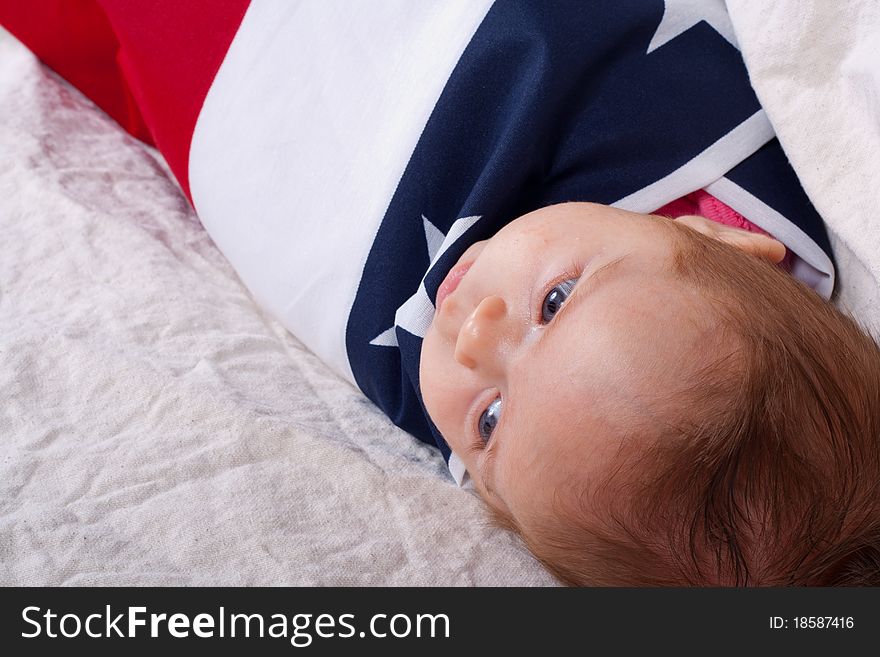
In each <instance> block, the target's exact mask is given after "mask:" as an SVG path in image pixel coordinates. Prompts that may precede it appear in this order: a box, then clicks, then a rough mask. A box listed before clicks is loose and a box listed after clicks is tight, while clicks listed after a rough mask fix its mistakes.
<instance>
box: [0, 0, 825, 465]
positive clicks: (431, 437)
mask: <svg viewBox="0 0 880 657" xmlns="http://www.w3.org/2000/svg"><path fill="white" fill-rule="evenodd" d="M0 23H2V24H3V25H4V26H5V27H7V29H9V30H10V31H11V32H12V33H13V34H15V35H16V36H17V37H19V38H20V39H21V40H22V41H23V42H24V43H25V44H26V45H28V46H29V47H30V48H31V49H32V50H34V52H35V53H36V54H37V55H38V56H40V57H41V58H42V59H43V60H44V61H45V62H46V63H47V64H48V65H49V66H51V67H52V68H54V69H55V70H56V71H57V72H58V73H59V74H61V75H62V76H64V77H65V78H67V79H68V80H69V81H71V82H72V83H73V84H74V85H75V86H77V87H78V88H79V89H81V90H82V91H83V92H84V93H85V94H86V95H88V96H89V97H91V98H92V99H93V100H94V101H95V102H96V103H97V104H98V105H99V106H100V107H101V108H103V109H104V110H105V111H107V112H108V113H109V114H110V115H111V116H113V117H114V118H115V119H116V120H117V121H119V123H120V124H121V125H122V126H123V127H125V128H126V129H127V130H129V132H131V133H132V134H134V135H135V136H137V137H139V138H141V139H143V140H144V141H147V142H149V143H152V144H154V145H155V146H156V147H157V148H158V149H159V150H160V151H161V152H162V154H163V155H164V156H165V158H166V159H167V161H168V163H169V165H170V167H171V170H172V171H173V172H174V174H175V176H176V177H177V179H178V181H179V183H180V185H181V187H182V189H183V191H184V193H185V194H186V195H187V196H188V197H189V199H190V200H191V202H192V203H193V206H194V208H195V210H196V212H197V214H198V215H199V217H200V219H201V221H202V223H203V224H204V225H205V228H206V229H207V231H208V232H209V233H210V235H211V237H212V238H213V239H214V241H215V242H216V244H217V245H218V247H219V248H220V249H221V250H222V251H223V253H224V254H225V255H226V257H227V258H228V259H229V260H230V262H231V263H232V265H233V266H234V267H235V268H236V270H237V272H238V273H239V275H240V276H241V278H242V280H243V281H244V283H245V284H246V285H247V286H248V287H249V289H250V290H251V292H252V293H253V295H254V296H255V298H256V299H257V300H258V301H260V302H261V303H262V304H263V305H264V306H265V307H266V308H267V309H268V310H269V311H270V312H271V313H272V314H273V315H274V316H275V317H277V318H278V319H279V320H280V321H281V323H282V324H284V326H285V327H287V328H288V329H289V330H291V331H292V332H293V333H294V334H295V335H296V336H297V337H298V338H299V339H300V340H302V342H303V343H304V344H305V345H306V346H307V347H309V348H310V349H312V350H313V351H314V352H315V353H317V354H318V355H319V356H320V357H321V358H323V359H324V360H325V361H326V362H327V363H328V364H329V365H331V366H332V367H333V368H334V369H335V370H336V371H337V372H338V373H339V374H340V375H341V376H342V377H344V378H345V379H347V380H349V381H350V382H352V383H353V384H355V385H357V386H358V387H359V388H360V389H361V390H362V391H363V392H364V393H365V394H366V395H367V396H368V397H369V398H370V399H371V400H373V401H374V402H375V403H376V404H377V405H378V406H379V407H380V408H382V410H383V411H385V412H386V413H387V414H388V415H389V417H390V418H391V419H392V420H393V421H394V422H395V423H396V424H398V425H399V426H401V427H403V428H404V429H406V430H408V431H409V432H411V433H412V434H414V435H415V436H417V437H418V438H420V439H422V440H425V441H426V442H429V443H432V444H436V445H437V446H438V447H439V448H440V450H441V451H442V452H443V454H444V456H445V457H446V458H447V459H448V460H450V467H451V469H452V471H453V473H454V474H456V475H457V476H458V475H460V474H461V472H460V466H459V465H458V464H457V459H456V458H455V456H454V455H451V454H450V451H449V448H448V446H447V445H446V442H445V441H444V440H443V438H442V436H440V435H439V432H437V431H436V429H435V427H434V426H433V425H432V423H431V422H430V419H429V418H428V416H427V414H426V412H425V410H424V407H423V405H422V402H421V396H420V393H419V380H418V371H419V354H420V350H421V340H422V336H423V335H424V333H425V330H426V329H427V327H428V325H429V324H430V321H431V317H432V316H433V312H434V304H433V302H434V298H435V295H436V292H437V287H438V285H439V284H440V282H441V281H442V280H443V278H444V276H445V275H446V273H447V272H448V270H449V268H450V267H451V265H452V264H453V263H454V262H455V261H456V260H457V259H458V258H459V256H460V255H461V254H462V253H463V252H464V250H465V249H466V248H467V246H468V245H469V244H471V243H473V242H474V241H476V240H479V239H484V238H488V237H490V236H491V235H493V234H494V233H495V232H496V231H497V230H498V229H499V228H500V227H501V226H503V225H504V224H505V223H506V222H508V221H510V220H512V219H513V218H515V217H517V216H519V215H521V214H524V213H526V212H528V211H530V210H533V209H536V208H538V207H542V206H545V205H549V204H553V203H558V202H563V201H596V202H600V203H607V204H613V205H616V206H618V207H622V208H625V209H629V210H633V211H640V212H650V211H653V210H656V209H657V208H660V207H661V206H664V205H665V204H667V203H669V202H671V201H674V200H676V199H678V198H681V197H683V196H685V195H687V194H689V193H691V192H693V191H695V190H699V189H705V190H706V191H707V192H709V193H710V194H712V195H713V196H714V197H716V198H718V199H720V200H721V201H723V202H724V203H726V204H727V205H728V206H730V207H731V208H733V209H734V210H736V211H737V212H739V213H741V214H743V215H744V216H746V217H748V219H749V220H751V221H752V222H753V223H754V224H756V225H758V226H760V227H761V228H763V229H764V230H766V231H768V232H770V233H771V234H773V235H774V236H775V237H776V238H777V239H779V240H780V241H782V242H783V243H784V244H786V246H787V247H788V248H789V250H790V251H791V252H792V253H793V254H794V263H793V267H792V271H793V273H794V275H796V276H798V277H799V278H801V279H802V280H803V281H805V282H806V283H807V284H809V285H811V286H812V287H814V288H815V289H816V290H817V292H819V293H820V294H822V295H824V296H828V295H830V293H831V289H832V286H833V276H834V271H833V265H832V262H831V259H830V257H829V256H830V248H829V243H828V238H827V235H826V233H825V230H824V228H823V225H822V221H821V218H820V217H819V216H818V214H817V213H816V211H815V210H814V209H813V207H812V205H811V204H810V202H809V199H808V198H807V197H806V195H805V194H804V192H803V191H802V189H801V187H800V185H799V183H798V181H797V179H796V177H795V175H794V173H793V171H792V170H791V168H790V167H789V165H788V163H787V161H786V158H785V155H784V153H783V152H782V150H781V148H780V146H779V143H778V142H777V141H776V139H775V138H774V135H773V129H772V126H771V125H770V123H769V122H768V120H767V118H766V116H765V115H764V113H763V111H762V110H761V106H760V104H759V102H758V99H757V98H756V96H755V94H754V92H753V91H752V89H751V87H750V86H749V80H748V74H747V71H746V69H745V67H744V65H743V61H742V58H741V56H740V53H739V51H738V49H737V44H736V37H735V34H734V32H733V29H732V27H731V24H730V21H729V19H728V17H727V14H726V10H725V8H724V3H723V1H722V0H703V1H695V0H666V1H665V2H664V0H593V1H591V2H582V1H571V2H565V1H558V2H552V3H547V2H543V1H542V0H520V1H518V2H495V3H493V2H491V0H438V1H437V2H427V1H426V2H409V1H407V0H383V1H382V2H376V3H351V2H346V1H344V0H283V1H282V0H260V1H259V2H250V3H249V2H247V1H246V0H212V1H209V0H189V1H184V2H181V1H179V0H178V1H171V0H156V1H154V2H149V3H142V2H135V1H132V0H125V1H123V0H114V1H112V2H111V1H102V0H94V1H93V2H85V1H84V2H78V3H69V2H65V1H64V0H40V1H36V2H28V3H21V2H18V1H17V0H0Z"/></svg>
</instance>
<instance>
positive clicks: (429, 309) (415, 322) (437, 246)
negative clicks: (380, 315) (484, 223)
mask: <svg viewBox="0 0 880 657" xmlns="http://www.w3.org/2000/svg"><path fill="white" fill-rule="evenodd" d="M480 216H482V215H476V216H473V217H461V218H460V219H456V220H455V223H453V224H452V226H451V227H450V228H449V232H448V233H446V235H444V234H443V231H442V230H440V229H439V228H437V226H435V225H434V224H432V223H431V222H430V221H428V219H427V217H425V215H422V227H423V228H424V230H425V245H426V247H427V249H428V258H429V260H430V261H431V263H430V264H429V265H428V271H426V272H425V275H424V276H422V280H421V282H420V283H419V287H418V289H417V290H416V291H415V293H414V294H413V295H412V296H411V297H410V298H409V299H407V300H406V302H405V303H404V304H403V305H402V306H400V307H399V308H398V309H397V312H396V313H395V314H394V326H391V327H389V328H387V329H385V330H384V331H382V332H381V333H380V334H379V335H377V336H376V337H375V338H373V339H372V340H370V344H372V345H376V346H377V347H397V346H398V345H397V332H396V331H395V327H396V326H399V327H400V328H402V329H403V330H405V331H408V332H409V333H412V334H413V335H416V336H418V337H420V338H424V337H425V333H426V332H427V330H428V327H429V326H430V325H431V320H432V319H433V318H434V304H433V303H432V302H431V299H430V298H428V291H427V290H426V289H425V278H426V277H427V276H428V274H429V273H430V272H431V269H432V268H433V267H434V264H435V263H436V262H437V260H439V259H440V256H442V255H443V254H444V253H445V252H446V250H447V249H448V248H449V247H450V246H452V245H453V244H455V242H457V241H458V239H459V238H460V237H461V236H462V235H464V234H465V232H467V230H468V229H469V228H470V227H471V226H473V225H474V224H475V223H477V221H478V220H479V219H480Z"/></svg>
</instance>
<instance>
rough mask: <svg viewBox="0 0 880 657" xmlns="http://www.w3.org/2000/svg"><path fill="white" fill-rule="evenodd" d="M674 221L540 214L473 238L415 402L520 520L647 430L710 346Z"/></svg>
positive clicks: (608, 463) (432, 339) (575, 208)
mask: <svg viewBox="0 0 880 657" xmlns="http://www.w3.org/2000/svg"><path fill="white" fill-rule="evenodd" d="M665 221H671V220H669V219H665V218H660V217H650V216H646V215H639V214H633V213H630V212H625V211H623V210H617V209H614V208H609V207H606V206H601V205H594V204H589V203H566V204H562V205H556V206H550V207H546V208H542V209H540V210H537V211H535V212H532V213H530V214H528V215H525V216H523V217H520V218H518V219H516V220H515V221H513V222H511V223H509V224H508V225H506V226H505V227H504V228H503V229H502V230H501V231H499V232H498V233H497V234H496V235H495V236H493V237H492V238H491V239H489V240H485V241H483V242H478V243H476V244H474V245H472V246H471V247H470V248H469V249H468V250H467V251H466V252H465V253H464V254H463V255H462V257H461V259H460V260H459V262H458V264H457V265H456V266H455V267H453V269H452V270H451V271H450V274H449V276H448V277H447V279H446V281H445V282H444V284H443V285H441V290H440V291H439V292H438V298H437V301H438V305H437V311H436V314H435V316H434V320H433V323H432V324H431V327H430V328H429V330H428V332H427V334H426V335H425V339H424V342H423V345H422V355H421V367H420V379H421V382H420V383H421V391H422V396H423V399H424V402H425V405H426V407H427V410H428V412H429V414H430V416H431V419H432V420H433V421H434V423H435V424H436V425H437V428H438V429H439V430H440V432H441V433H442V434H443V436H444V437H445V439H446V440H447V442H448V443H449V445H450V447H451V448H452V450H453V451H454V452H455V453H456V454H457V455H458V456H459V458H461V459H462V460H463V461H464V464H465V466H466V467H467V470H468V473H469V474H470V476H471V478H472V479H473V481H474V484H475V486H476V488H477V490H478V491H479V492H480V494H481V495H482V496H483V497H484V498H485V499H486V501H487V502H488V503H489V504H490V505H493V506H495V507H496V508H498V509H499V510H501V511H502V512H506V513H507V514H509V515H511V516H512V517H513V518H514V519H515V520H516V521H517V522H519V523H520V524H521V526H526V525H528V524H530V523H531V522H532V521H537V520H538V519H539V518H540V517H541V515H542V514H549V513H551V512H550V509H551V503H552V501H553V497H554V496H555V495H559V494H560V493H561V492H564V491H565V490H568V489H571V488H572V487H573V486H574V485H575V484H576V483H577V484H578V487H577V489H581V488H582V487H583V484H584V482H586V483H587V484H589V482H590V480H591V479H595V480H598V479H597V478H598V477H599V476H600V475H601V474H602V473H604V472H607V471H608V468H609V467H612V465H613V463H614V462H615V459H616V458H617V455H618V454H619V451H620V450H621V449H622V448H626V447H628V446H631V445H628V444H627V443H631V441H636V444H637V441H639V440H640V437H642V436H645V435H648V434H649V433H650V432H649V431H648V429H650V427H651V423H652V418H654V419H655V421H656V418H659V417H662V409H661V408H659V407H658V406H659V404H660V402H659V401H658V400H659V399H661V398H662V395H663V393H664V392H666V391H670V390H674V389H675V388H676V387H677V386H676V382H678V381H681V380H682V377H686V376H687V374H688V373H689V372H690V371H692V367H691V366H692V365H693V363H694V362H695V361H698V360H699V355H700V354H701V353H705V351H706V345H707V344H709V343H710V340H709V335H710V334H711V331H712V325H711V324H712V321H711V320H710V319H708V318H709V316H710V314H709V313H708V312H707V311H706V307H705V302H704V301H703V300H702V299H701V298H700V297H699V295H698V294H697V293H696V292H695V291H693V290H692V289H691V288H690V287H689V286H686V285H684V284H683V283H681V282H680V281H678V280H677V279H676V276H675V274H674V273H673V272H672V270H671V256H672V253H673V249H672V245H673V242H672V239H673V238H672V234H671V229H670V228H669V227H667V226H663V222H665ZM465 270H466V271H465ZM462 274H464V275H463V276H462ZM457 279H458V280H459V283H458V285H457V287H456V286H454V284H453V283H454V281H455V280H457ZM453 287H454V289H453V290H452V291H451V292H450V293H448V294H445V292H448V291H449V290H450V289H451V288H453ZM701 346H702V347H703V349H701Z"/></svg>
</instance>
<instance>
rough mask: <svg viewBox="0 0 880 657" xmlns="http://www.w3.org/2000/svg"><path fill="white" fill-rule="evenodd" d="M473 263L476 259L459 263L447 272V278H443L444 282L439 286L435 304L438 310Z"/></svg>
mask: <svg viewBox="0 0 880 657" xmlns="http://www.w3.org/2000/svg"><path fill="white" fill-rule="evenodd" d="M473 264H474V261H473V260H471V261H470V262H465V263H462V264H458V265H456V266H455V267H453V268H452V269H450V270H449V273H448V274H446V278H444V279H443V282H442V283H440V287H438V288H437V299H436V304H435V307H436V309H437V312H439V311H440V306H441V305H442V304H443V300H444V299H445V298H446V297H448V296H449V295H450V294H452V293H453V292H454V291H455V289H456V288H457V287H458V284H459V283H461V280H462V279H463V278H464V275H465V274H467V273H468V270H469V269H470V268H471V265H473Z"/></svg>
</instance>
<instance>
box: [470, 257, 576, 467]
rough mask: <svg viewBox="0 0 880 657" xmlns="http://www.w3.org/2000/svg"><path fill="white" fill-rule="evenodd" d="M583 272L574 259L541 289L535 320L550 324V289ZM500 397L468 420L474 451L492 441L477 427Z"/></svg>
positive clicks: (477, 409) (489, 402)
mask: <svg viewBox="0 0 880 657" xmlns="http://www.w3.org/2000/svg"><path fill="white" fill-rule="evenodd" d="M582 274H583V265H582V264H581V263H580V262H579V261H577V260H574V261H572V262H571V263H570V264H569V265H568V267H566V269H565V270H564V271H563V273H562V274H560V275H559V276H556V277H555V278H553V279H552V280H551V281H550V283H549V284H548V285H546V286H545V287H544V289H543V290H542V291H541V294H540V295H539V297H538V307H537V309H535V312H534V317H535V321H536V322H537V323H538V324H540V325H542V326H544V325H546V324H549V322H544V321H543V319H542V317H541V309H542V307H543V305H544V299H546V298H547V295H548V294H550V291H551V290H552V289H553V288H554V287H556V286H557V285H559V284H561V283H563V282H565V281H568V280H573V279H574V280H576V279H578V278H580V276H581V275H582ZM556 316H558V311H557V315H556ZM556 316H554V318H553V319H556ZM550 321H553V320H550ZM499 397H500V395H496V396H495V397H493V398H492V399H490V400H489V401H488V403H485V404H479V405H478V406H477V407H476V411H475V412H474V413H472V414H471V417H470V418H469V421H468V422H469V424H470V426H472V427H474V433H475V434H476V437H477V439H476V441H474V443H473V447H472V450H473V451H474V452H478V451H480V450H482V449H484V448H485V447H486V445H488V444H489V442H491V438H490V440H489V441H488V442H483V439H482V437H481V436H480V430H479V428H478V427H477V425H478V423H479V421H480V418H481V417H482V416H483V413H485V412H486V410H487V409H488V408H489V406H490V405H491V404H492V402H494V401H495V400H496V399H498V398H499ZM501 402H502V405H501V408H502V413H501V419H500V420H498V425H496V426H495V430H494V431H493V432H492V433H493V435H494V433H495V431H498V427H499V426H501V423H502V422H504V412H503V409H504V400H503V399H502V400H501Z"/></svg>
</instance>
